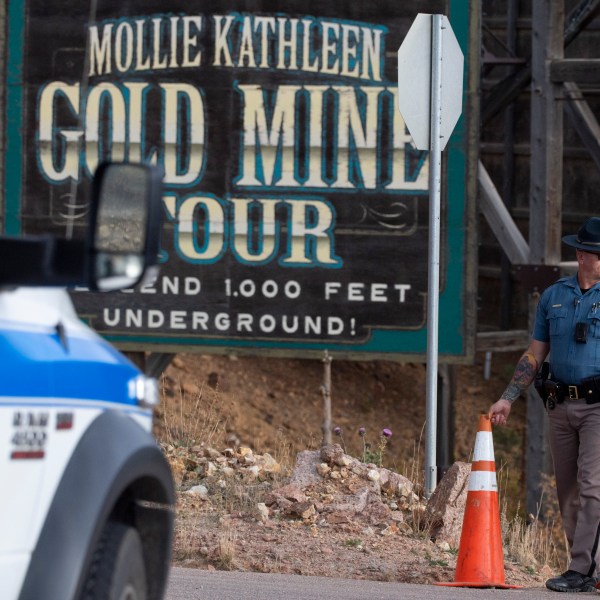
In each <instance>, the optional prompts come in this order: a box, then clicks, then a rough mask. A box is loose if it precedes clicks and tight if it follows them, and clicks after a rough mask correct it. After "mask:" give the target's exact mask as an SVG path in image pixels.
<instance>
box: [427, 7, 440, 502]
mask: <svg viewBox="0 0 600 600" xmlns="http://www.w3.org/2000/svg"><path fill="white" fill-rule="evenodd" d="M442 25H443V22H442V15H431V111H430V114H431V124H430V140H431V142H430V147H429V148H430V154H429V274H428V286H427V384H426V385H427V387H426V394H427V408H426V429H425V497H426V498H429V497H430V496H431V494H432V493H433V491H434V490H435V486H436V484H437V464H436V462H437V460H436V437H437V377H438V321H439V293H440V198H441V181H442V177H441V171H442V150H441V138H440V130H441V123H442V102H441V97H442V31H443V27H442Z"/></svg>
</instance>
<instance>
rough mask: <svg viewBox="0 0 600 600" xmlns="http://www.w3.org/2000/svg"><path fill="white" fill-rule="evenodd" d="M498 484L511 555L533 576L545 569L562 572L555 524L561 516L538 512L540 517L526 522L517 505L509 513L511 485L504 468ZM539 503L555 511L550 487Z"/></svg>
mask: <svg viewBox="0 0 600 600" xmlns="http://www.w3.org/2000/svg"><path fill="white" fill-rule="evenodd" d="M498 482H499V486H498V487H499V490H500V523H501V527H502V537H503V540H504V546H505V549H506V551H507V553H508V556H509V557H510V558H511V559H513V560H514V561H515V562H517V563H518V564H520V565H521V566H522V567H523V568H524V569H526V570H527V571H529V572H531V573H535V572H539V570H540V568H542V567H544V566H546V567H549V568H550V569H551V570H553V571H560V570H561V569H560V563H561V554H562V551H561V539H560V537H559V536H557V533H558V530H559V529H560V527H557V524H556V521H555V516H556V515H557V514H558V513H557V512H556V514H551V513H548V514H545V515H541V514H540V511H538V514H537V515H528V517H527V518H526V519H525V518H524V517H523V516H522V511H521V510H520V507H519V506H518V505H517V507H516V509H513V510H512V511H510V512H509V500H508V499H509V497H510V495H511V494H510V491H509V490H511V488H512V483H511V481H510V474H509V473H508V472H507V470H506V469H505V468H504V466H501V468H500V470H499V473H498ZM544 498H546V500H545V501H544ZM540 502H541V504H543V505H545V506H552V507H553V509H552V510H555V509H554V506H555V505H556V499H555V497H554V494H553V493H552V492H551V491H550V489H549V488H548V489H545V490H543V491H542V499H541V500H540ZM556 510H557V509H556ZM511 512H512V516H511ZM562 570H564V569H562Z"/></svg>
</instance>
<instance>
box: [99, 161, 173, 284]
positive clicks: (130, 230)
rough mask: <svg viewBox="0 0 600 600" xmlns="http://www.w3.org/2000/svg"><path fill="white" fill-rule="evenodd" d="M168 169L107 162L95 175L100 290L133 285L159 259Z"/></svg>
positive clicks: (149, 270) (150, 269) (150, 271)
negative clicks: (163, 189)
mask: <svg viewBox="0 0 600 600" xmlns="http://www.w3.org/2000/svg"><path fill="white" fill-rule="evenodd" d="M162 177H163V174H162V171H161V169H160V168H158V167H156V166H152V165H147V164H131V163H103V164H101V165H100V166H99V167H98V169H97V171H96V175H95V176H94V182H93V187H92V195H93V201H92V214H91V219H90V226H91V231H90V238H89V239H90V248H91V253H90V267H89V274H90V282H89V287H90V289H92V290H94V291H111V290H117V289H122V288H128V287H133V286H134V285H136V284H138V283H139V282H140V281H141V280H142V278H143V276H144V274H145V273H152V271H153V270H154V269H153V267H155V266H156V265H157V263H158V254H159V251H160V229H161V214H162V213H161V208H160V202H161V196H162Z"/></svg>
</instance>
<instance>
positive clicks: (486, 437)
mask: <svg viewBox="0 0 600 600" xmlns="http://www.w3.org/2000/svg"><path fill="white" fill-rule="evenodd" d="M477 460H494V440H493V438H492V432H491V431H478V432H477V436H476V437H475V450H474V451H473V462H475V461H477Z"/></svg>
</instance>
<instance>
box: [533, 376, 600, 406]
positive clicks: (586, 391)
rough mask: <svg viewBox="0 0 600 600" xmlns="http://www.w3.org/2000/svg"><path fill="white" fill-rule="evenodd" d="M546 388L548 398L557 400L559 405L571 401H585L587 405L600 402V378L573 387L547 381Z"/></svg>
mask: <svg viewBox="0 0 600 600" xmlns="http://www.w3.org/2000/svg"><path fill="white" fill-rule="evenodd" d="M544 387H545V389H546V393H547V395H548V397H553V398H555V399H556V402H558V403H559V404H560V403H561V402H564V401H571V400H584V401H585V402H586V403H587V404H595V403H596V402H600V377H590V378H589V379H584V380H583V381H582V382H581V383H579V384H571V385H569V384H568V383H563V382H562V381H553V380H551V379H547V380H546V381H545V382H544Z"/></svg>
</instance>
